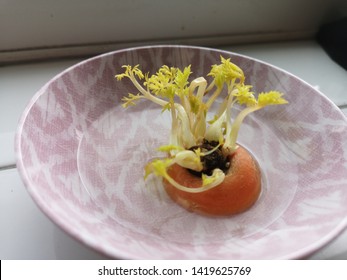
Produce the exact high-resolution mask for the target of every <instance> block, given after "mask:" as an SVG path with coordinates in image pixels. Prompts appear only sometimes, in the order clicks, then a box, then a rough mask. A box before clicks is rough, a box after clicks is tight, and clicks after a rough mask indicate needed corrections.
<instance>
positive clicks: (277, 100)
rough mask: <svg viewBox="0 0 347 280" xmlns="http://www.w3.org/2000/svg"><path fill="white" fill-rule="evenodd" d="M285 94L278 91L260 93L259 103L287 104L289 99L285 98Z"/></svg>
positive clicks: (262, 104)
mask: <svg viewBox="0 0 347 280" xmlns="http://www.w3.org/2000/svg"><path fill="white" fill-rule="evenodd" d="M282 96H283V94H282V93H280V92H278V91H269V92H262V93H259V95H258V105H259V106H260V107H264V106H268V105H280V104H287V103H288V101H287V100H285V99H284V98H283V97H282Z"/></svg>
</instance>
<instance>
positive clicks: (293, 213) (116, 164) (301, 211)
mask: <svg viewBox="0 0 347 280" xmlns="http://www.w3.org/2000/svg"><path fill="white" fill-rule="evenodd" d="M220 55H223V56H224V57H231V59H232V61H233V62H234V63H236V64H238V65H239V66H240V67H241V68H242V69H243V70H244V72H245V75H246V77H247V83H249V84H252V85H253V87H254V91H256V92H261V91H267V90H272V89H273V90H279V91H282V92H284V93H285V97H286V99H287V100H288V101H289V104H288V105H285V106H277V107H269V108H266V109H264V110H262V111H259V112H255V113H254V114H253V115H251V116H249V117H248V118H247V119H246V121H245V123H244V125H243V126H242V128H241V131H240V137H239V142H240V143H241V144H242V145H244V146H245V147H246V148H247V149H249V150H250V151H251V153H252V154H253V155H254V157H255V158H256V159H257V160H258V162H259V164H260V165H261V170H262V175H263V187H264V188H263V192H262V194H261V197H260V199H259V201H258V202H257V203H256V205H254V207H252V208H251V209H250V210H249V211H247V212H245V213H243V214H240V215H237V216H233V217H228V218H208V217H204V216H199V215H196V214H193V213H188V212H186V211H185V210H183V209H182V208H180V207H179V206H177V205H176V204H175V203H173V202H172V201H171V200H170V199H169V198H168V197H167V196H166V194H165V193H164V192H163V191H162V189H161V183H160V182H158V181H156V180H153V181H150V182H147V183H146V184H145V182H144V181H143V166H144V165H145V163H146V162H147V161H148V160H149V159H151V158H153V157H155V156H158V154H157V153H156V152H155V147H157V146H158V145H160V144H163V143H166V140H167V137H168V129H169V116H168V115H165V114H161V113H160V111H161V109H160V108H158V107H156V106H155V105H153V104H149V103H148V102H146V101H144V102H142V103H141V104H139V105H138V106H136V107H132V108H129V109H127V110H124V109H123V108H122V107H121V106H120V99H121V98H122V96H124V95H125V94H127V93H128V92H133V93H134V88H133V87H132V85H131V84H130V83H129V82H127V81H122V82H117V81H116V79H115V78H114V75H115V74H117V73H119V72H120V71H121V66H122V65H123V64H131V65H135V64H140V65H141V67H142V69H144V71H145V72H147V71H150V72H154V71H156V69H157V68H158V67H160V66H161V65H162V64H167V65H170V66H176V67H184V66H187V65H189V64H191V65H192V71H193V76H200V75H206V74H207V73H208V72H209V69H210V66H211V65H212V64H215V63H218V61H219V57H220ZM346 139H347V121H346V117H345V116H344V115H343V114H342V113H341V111H339V110H338V108H337V107H336V106H335V105H333V103H332V102H330V101H329V100H328V99H327V98H326V97H325V96H323V95H322V94H321V93H320V92H318V91H317V90H316V89H314V88H313V87H311V86H310V85H308V84H307V83H305V82H303V81H302V80H300V79H299V78H297V77H295V76H293V75H291V74H289V73H287V72H285V71H283V70H281V69H278V68H276V67H274V66H271V65H269V64H266V63H263V62H261V61H258V60H255V59H251V58H249V57H245V56H241V55H238V54H235V53H229V52H224V51H219V50H215V49H207V48H198V47H187V46H150V47H142V48H134V49H126V50H121V51H116V52H111V53H107V54H104V55H101V56H98V57H95V58H92V59H89V60H86V61H83V62H81V63H79V64H77V65H75V66H73V67H71V68H69V69H67V70H66V71H64V72H62V73H61V74H59V75H57V76H56V77H54V78H53V79H52V80H51V81H49V82H48V83H47V84H46V85H45V86H43V87H42V88H41V89H40V90H39V91H38V92H37V93H36V95H35V96H34V97H33V99H32V100H31V102H30V104H29V105H28V106H27V108H26V109H25V111H24V113H23V115H22V118H21V120H20V123H19V126H18V130H17V135H16V153H17V166H18V169H19V171H20V174H21V176H22V178H23V181H24V183H25V185H26V187H27V189H28V191H29V193H30V194H31V196H32V197H33V199H34V200H35V202H36V203H37V204H38V206H39V207H40V208H41V209H42V211H43V212H44V213H45V214H47V216H48V217H50V218H51V219H52V220H53V221H54V222H55V223H57V224H58V225H59V226H61V227H62V228H63V229H64V230H65V231H66V232H68V233H69V234H71V235H72V236H74V237H75V238H77V239H78V240H80V241H81V242H83V243H85V244H86V245H88V246H90V247H92V248H94V249H96V250H98V251H100V252H102V253H104V254H106V255H108V256H110V257H112V258H136V259H287V258H301V257H304V256H305V255H307V254H309V253H312V252H313V251H315V250H317V249H318V248H320V247H321V246H323V245H324V244H326V243H327V242H329V241H330V240H331V239H332V238H334V237H335V236H336V235H337V234H338V233H339V232H341V231H342V230H343V229H344V228H345V226H346V224H347V140H346Z"/></svg>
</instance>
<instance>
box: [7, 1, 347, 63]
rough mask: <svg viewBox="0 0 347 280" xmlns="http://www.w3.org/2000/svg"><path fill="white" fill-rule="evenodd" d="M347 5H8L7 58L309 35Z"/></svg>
mask: <svg viewBox="0 0 347 280" xmlns="http://www.w3.org/2000/svg"><path fill="white" fill-rule="evenodd" d="M345 2H346V1H345V0H200V1H199V0H171V1H167V0H162V1H159V0H148V1H145V0H128V1H126V0H124V1H121V0H99V1H93V0H84V1H76V0H75V1H74V0H60V1H59V0H56V1H54V0H0V60H1V55H3V57H5V56H6V54H7V55H10V54H11V53H12V54H13V53H15V54H17V53H18V51H26V52H27V54H30V53H32V54H34V53H35V52H33V49H37V48H41V49H42V48H43V49H47V48H54V52H59V49H64V48H65V51H66V52H68V51H72V49H71V47H73V50H74V51H75V52H76V47H79V48H80V51H81V52H83V47H84V48H85V47H86V46H89V51H90V48H91V47H92V48H94V50H97V49H99V48H98V47H97V46H102V45H103V46H107V45H110V46H112V47H114V46H117V45H127V44H129V45H131V44H135V45H136V44H140V43H141V42H151V41H155V42H156V41H164V42H170V41H174V40H176V41H177V40H178V42H179V41H183V42H185V40H186V41H187V42H188V43H189V42H193V43H194V42H197V44H199V42H200V44H205V43H206V44H211V43H212V44H213V40H216V41H215V42H216V43H217V44H218V43H219V44H222V43H223V42H224V43H232V42H233V41H234V42H243V41H259V40H269V39H271V40H272V39H276V38H279V39H280V38H282V39H283V38H289V39H291V38H292V39H295V38H300V37H301V38H302V37H309V36H313V34H314V33H315V32H316V30H317V29H318V27H319V25H320V24H321V23H322V22H325V21H327V20H330V19H331V18H334V17H339V16H341V14H342V12H341V11H342V10H343V9H341V7H342V5H343V4H342V3H345ZM211 36H212V37H213V38H210V39H208V40H206V38H209V37H211ZM221 38H222V39H221ZM192 39H193V41H189V40H192ZM202 39H203V40H202ZM194 40H195V41H194ZM199 40H201V41H199ZM229 41H230V42H229ZM204 42H205V43H204ZM209 42H210V43H209ZM91 44H92V45H93V46H91ZM14 51H15V52H14ZM77 51H78V49H77ZM84 51H86V52H88V50H85V49H84ZM54 52H52V51H51V52H49V51H48V52H46V53H47V54H46V55H52V53H54ZM43 53H44V52H43ZM36 54H37V52H36ZM14 59H15V58H14Z"/></svg>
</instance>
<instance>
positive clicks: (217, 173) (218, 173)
mask: <svg viewBox="0 0 347 280" xmlns="http://www.w3.org/2000/svg"><path fill="white" fill-rule="evenodd" d="M224 178H225V174H224V172H223V171H222V170H220V169H218V168H216V169H214V170H213V172H212V175H211V176H208V175H206V174H202V185H203V186H208V185H212V184H213V185H219V184H220V183H222V182H223V181H224Z"/></svg>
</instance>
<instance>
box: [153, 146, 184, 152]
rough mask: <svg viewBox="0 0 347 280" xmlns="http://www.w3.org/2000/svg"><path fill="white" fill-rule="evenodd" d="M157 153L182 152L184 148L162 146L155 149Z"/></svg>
mask: <svg viewBox="0 0 347 280" xmlns="http://www.w3.org/2000/svg"><path fill="white" fill-rule="evenodd" d="M157 150H158V151H159V152H167V153H168V152H171V151H183V150H184V148H183V147H181V146H177V145H163V146H160V147H159V148H158V149H157Z"/></svg>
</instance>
